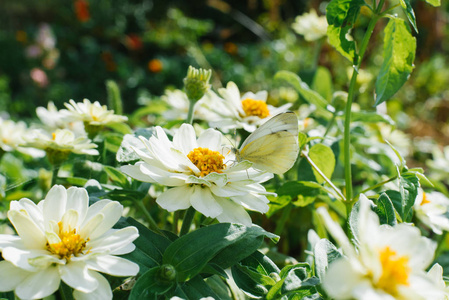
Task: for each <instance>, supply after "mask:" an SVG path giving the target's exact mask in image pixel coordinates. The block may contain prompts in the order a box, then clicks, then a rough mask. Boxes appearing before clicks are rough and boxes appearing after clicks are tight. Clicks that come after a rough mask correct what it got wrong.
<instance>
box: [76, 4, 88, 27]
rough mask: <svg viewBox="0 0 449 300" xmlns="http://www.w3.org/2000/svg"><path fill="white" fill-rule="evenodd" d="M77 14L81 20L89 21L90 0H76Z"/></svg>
mask: <svg viewBox="0 0 449 300" xmlns="http://www.w3.org/2000/svg"><path fill="white" fill-rule="evenodd" d="M74 5H75V14H76V18H77V19H78V21H80V22H87V21H89V19H90V13H89V2H87V1H86V0H75V3H74Z"/></svg>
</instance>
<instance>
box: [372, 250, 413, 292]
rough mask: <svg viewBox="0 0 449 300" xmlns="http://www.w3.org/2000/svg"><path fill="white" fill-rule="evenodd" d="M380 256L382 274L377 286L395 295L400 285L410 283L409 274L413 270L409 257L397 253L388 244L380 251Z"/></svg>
mask: <svg viewBox="0 0 449 300" xmlns="http://www.w3.org/2000/svg"><path fill="white" fill-rule="evenodd" d="M379 256H380V263H381V265H382V275H381V276H380V278H379V280H378V281H377V284H375V286H376V287H377V288H379V289H382V290H384V291H385V292H387V293H388V294H390V295H393V296H395V295H396V294H397V292H398V290H397V289H398V285H409V281H408V275H409V273H410V271H411V270H410V267H409V266H408V261H409V258H408V257H407V256H399V255H397V254H396V252H395V251H394V250H391V249H390V247H388V246H387V247H385V248H384V249H381V250H380V251H379Z"/></svg>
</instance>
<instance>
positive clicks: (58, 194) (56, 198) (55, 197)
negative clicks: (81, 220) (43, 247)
mask: <svg viewBox="0 0 449 300" xmlns="http://www.w3.org/2000/svg"><path fill="white" fill-rule="evenodd" d="M66 205H67V190H66V189H65V188H64V187H63V186H62V185H55V186H53V187H52V188H51V189H50V191H49V192H48V193H47V196H46V197H45V200H44V206H43V213H44V222H45V224H48V223H49V222H50V221H51V220H54V221H56V222H59V221H60V220H61V218H62V215H63V214H64V212H65V208H66Z"/></svg>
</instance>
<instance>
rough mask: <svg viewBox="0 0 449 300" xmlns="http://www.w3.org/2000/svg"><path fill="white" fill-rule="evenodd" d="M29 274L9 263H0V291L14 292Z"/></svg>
mask: <svg viewBox="0 0 449 300" xmlns="http://www.w3.org/2000/svg"><path fill="white" fill-rule="evenodd" d="M30 274H32V273H31V272H28V271H26V270H24V269H21V268H18V267H16V266H14V265H13V264H12V263H10V262H9V261H6V260H3V261H0V291H2V292H7V291H12V290H14V289H15V288H16V286H18V285H19V284H20V283H21V282H22V281H23V280H24V279H25V278H26V277H27V276H29V275H30Z"/></svg>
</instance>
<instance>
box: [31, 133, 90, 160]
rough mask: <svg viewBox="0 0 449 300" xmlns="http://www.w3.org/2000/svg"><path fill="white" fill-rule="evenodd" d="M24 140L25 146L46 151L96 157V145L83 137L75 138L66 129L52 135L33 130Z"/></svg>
mask: <svg viewBox="0 0 449 300" xmlns="http://www.w3.org/2000/svg"><path fill="white" fill-rule="evenodd" d="M24 139H25V140H26V142H27V144H26V145H27V146H29V147H34V148H38V149H43V150H46V151H47V152H48V151H62V152H68V153H69V152H73V153H76V154H87V155H98V154H99V153H98V150H97V149H94V148H96V147H97V145H96V144H94V143H91V141H90V140H89V139H88V138H87V137H85V136H80V137H76V136H75V134H74V133H73V132H72V131H70V130H68V129H57V130H56V131H55V132H53V133H48V132H46V131H43V130H39V129H35V130H32V131H30V132H29V133H28V134H27V135H26V136H25V137H24Z"/></svg>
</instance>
